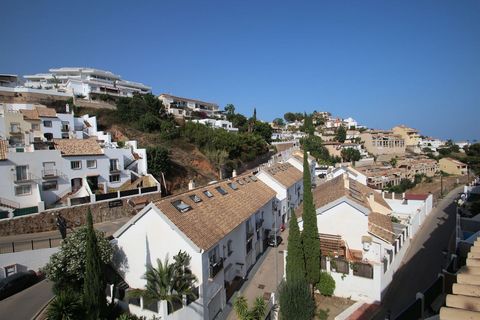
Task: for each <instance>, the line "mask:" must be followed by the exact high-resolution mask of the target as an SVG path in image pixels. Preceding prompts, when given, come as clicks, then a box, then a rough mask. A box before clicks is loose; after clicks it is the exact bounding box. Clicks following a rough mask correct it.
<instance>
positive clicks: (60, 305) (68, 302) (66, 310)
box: [47, 290, 84, 320]
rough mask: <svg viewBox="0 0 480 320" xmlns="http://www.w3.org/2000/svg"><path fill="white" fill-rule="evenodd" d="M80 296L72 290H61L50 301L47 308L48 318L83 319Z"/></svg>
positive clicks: (53, 319) (57, 319)
mask: <svg viewBox="0 0 480 320" xmlns="http://www.w3.org/2000/svg"><path fill="white" fill-rule="evenodd" d="M80 300H81V299H80V297H79V296H78V295H77V294H75V293H73V292H72V291H69V290H67V291H61V292H60V293H59V294H58V295H57V296H56V297H55V299H53V301H52V302H51V303H50V305H49V306H48V310H47V319H48V320H76V319H79V320H80V319H83V313H84V309H83V306H82V304H81V302H80Z"/></svg>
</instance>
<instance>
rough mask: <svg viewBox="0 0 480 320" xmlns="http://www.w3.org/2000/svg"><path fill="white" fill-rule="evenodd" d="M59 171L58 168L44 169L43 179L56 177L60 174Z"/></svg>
mask: <svg viewBox="0 0 480 320" xmlns="http://www.w3.org/2000/svg"><path fill="white" fill-rule="evenodd" d="M59 175H60V174H59V171H58V170H57V169H46V170H42V178H43V179H55V178H57V177H58V176H59Z"/></svg>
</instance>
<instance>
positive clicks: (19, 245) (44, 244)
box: [0, 236, 62, 254]
mask: <svg viewBox="0 0 480 320" xmlns="http://www.w3.org/2000/svg"><path fill="white" fill-rule="evenodd" d="M61 243H62V237H60V236H58V237H53V238H45V239H36V240H26V241H12V242H5V243H0V254H3V253H14V252H20V251H28V250H37V249H46V248H56V247H59V246H60V244H61Z"/></svg>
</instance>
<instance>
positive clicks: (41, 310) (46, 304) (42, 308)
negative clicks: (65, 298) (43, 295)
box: [31, 296, 55, 320]
mask: <svg viewBox="0 0 480 320" xmlns="http://www.w3.org/2000/svg"><path fill="white" fill-rule="evenodd" d="M53 299H55V296H53V297H52V298H50V300H48V301H47V302H45V304H44V305H43V306H42V307H41V308H40V310H38V311H37V313H36V314H35V315H34V316H33V317H32V318H31V320H37V319H38V317H39V316H40V315H41V314H42V313H43V312H44V311H45V309H47V307H48V305H49V304H50V302H52V300H53Z"/></svg>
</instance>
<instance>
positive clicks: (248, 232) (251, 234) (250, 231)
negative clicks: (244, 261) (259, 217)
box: [247, 229, 253, 240]
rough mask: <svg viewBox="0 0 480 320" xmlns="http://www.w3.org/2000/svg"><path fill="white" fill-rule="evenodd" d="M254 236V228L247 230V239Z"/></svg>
mask: <svg viewBox="0 0 480 320" xmlns="http://www.w3.org/2000/svg"><path fill="white" fill-rule="evenodd" d="M252 237H253V230H252V229H250V230H247V240H248V239H251V238H252Z"/></svg>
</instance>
